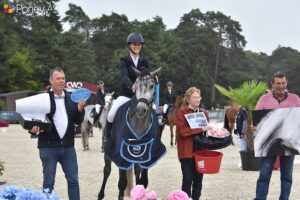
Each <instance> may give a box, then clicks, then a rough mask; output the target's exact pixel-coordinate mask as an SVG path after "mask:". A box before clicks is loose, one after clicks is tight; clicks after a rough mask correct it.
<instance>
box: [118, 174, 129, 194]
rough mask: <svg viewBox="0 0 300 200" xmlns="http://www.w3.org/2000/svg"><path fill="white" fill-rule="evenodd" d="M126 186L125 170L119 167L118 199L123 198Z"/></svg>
mask: <svg viewBox="0 0 300 200" xmlns="http://www.w3.org/2000/svg"><path fill="white" fill-rule="evenodd" d="M126 186H127V177H126V171H125V170H121V169H119V183H118V188H119V196H118V199H119V200H123V199H124V191H125V189H126Z"/></svg>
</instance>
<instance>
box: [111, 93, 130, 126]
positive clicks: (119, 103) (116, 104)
mask: <svg viewBox="0 0 300 200" xmlns="http://www.w3.org/2000/svg"><path fill="white" fill-rule="evenodd" d="M128 101H130V98H128V97H125V96H119V97H118V98H117V99H116V100H115V101H114V103H113V104H112V107H111V108H110V110H109V113H108V115H107V121H108V122H110V123H112V122H113V121H114V119H115V115H116V113H117V110H118V109H119V107H120V106H122V105H123V104H124V103H126V102H128Z"/></svg>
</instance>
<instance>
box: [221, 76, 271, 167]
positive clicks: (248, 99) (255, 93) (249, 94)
mask: <svg viewBox="0 0 300 200" xmlns="http://www.w3.org/2000/svg"><path fill="white" fill-rule="evenodd" d="M215 87H216V88H217V90H218V91H219V92H220V93H221V94H223V95H224V96H226V97H228V98H229V99H230V100H231V101H232V102H234V103H237V104H239V105H241V106H242V107H244V108H246V109H247V111H248V128H247V132H246V140H247V149H246V151H240V155H241V161H242V169H243V170H258V167H259V160H260V159H259V158H255V157H254V137H253V133H252V132H251V130H250V126H251V123H252V110H254V109H255V106H256V103H257V101H258V99H259V98H260V97H261V96H262V95H263V94H264V92H265V91H266V89H267V88H268V86H267V84H266V83H264V82H260V81H258V80H252V81H245V82H244V83H243V84H242V85H241V86H240V87H238V88H231V87H229V89H225V88H224V87H222V86H220V85H217V84H215Z"/></svg>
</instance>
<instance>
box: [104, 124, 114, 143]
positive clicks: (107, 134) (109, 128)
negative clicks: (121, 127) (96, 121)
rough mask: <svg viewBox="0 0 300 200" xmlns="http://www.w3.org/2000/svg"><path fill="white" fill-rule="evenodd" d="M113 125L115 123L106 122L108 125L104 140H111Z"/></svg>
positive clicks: (106, 125)
mask: <svg viewBox="0 0 300 200" xmlns="http://www.w3.org/2000/svg"><path fill="white" fill-rule="evenodd" d="M112 125H113V123H110V122H109V121H106V124H105V130H104V138H105V140H106V138H109V137H110V135H111V133H110V132H111V129H112Z"/></svg>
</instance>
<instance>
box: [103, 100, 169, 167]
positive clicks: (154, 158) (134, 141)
mask: <svg viewBox="0 0 300 200" xmlns="http://www.w3.org/2000/svg"><path fill="white" fill-rule="evenodd" d="M130 103H131V101H129V102H127V103H126V104H124V105H122V106H121V107H120V108H119V109H118V111H117V113H116V116H115V119H114V123H113V127H112V131H111V135H110V137H109V138H107V141H106V143H105V146H104V149H105V153H106V155H107V156H108V157H109V158H110V160H112V161H113V162H114V163H115V164H116V165H117V166H118V167H119V168H120V169H122V170H129V169H131V168H132V167H133V165H134V164H137V165H139V166H140V167H141V168H143V169H149V168H150V167H152V166H154V165H155V164H156V163H157V162H158V160H159V159H160V158H162V157H163V156H164V155H165V154H166V147H165V146H164V145H163V144H162V142H161V141H160V137H159V127H158V123H157V117H156V114H155V112H154V111H153V112H152V113H151V124H150V126H149V127H148V129H147V130H146V131H145V132H144V133H143V134H142V135H141V136H138V134H136V133H135V132H134V131H133V129H132V128H131V126H130V124H129V122H128V110H129V106H130Z"/></svg>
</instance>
